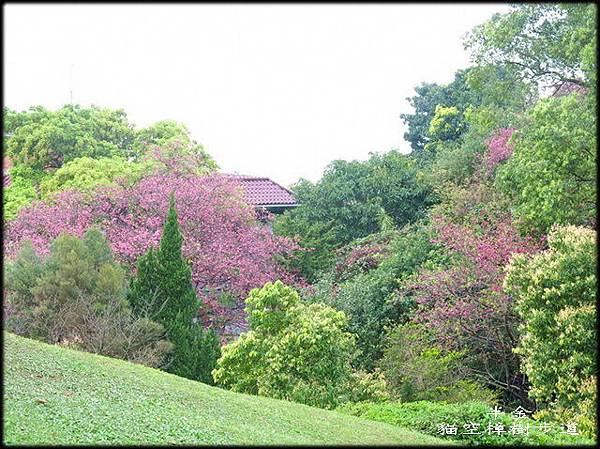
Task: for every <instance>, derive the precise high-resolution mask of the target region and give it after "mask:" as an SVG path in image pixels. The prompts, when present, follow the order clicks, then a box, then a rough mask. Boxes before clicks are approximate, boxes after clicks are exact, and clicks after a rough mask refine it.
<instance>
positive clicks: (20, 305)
mask: <svg viewBox="0 0 600 449" xmlns="http://www.w3.org/2000/svg"><path fill="white" fill-rule="evenodd" d="M5 280H6V310H7V328H8V329H9V330H11V331H13V332H16V333H18V334H20V335H25V336H29V337H33V338H37V339H41V340H44V341H47V342H50V343H60V344H62V345H68V346H75V347H77V348H81V349H83V350H85V351H90V352H95V353H98V354H104V355H109V356H112V357H119V358H124V359H127V360H131V361H135V362H138V363H144V364H147V365H151V366H161V365H162V364H163V362H164V359H165V356H166V354H167V353H168V352H169V351H170V349H171V345H170V343H168V342H167V341H165V340H164V332H163V329H162V327H161V326H160V325H159V324H157V323H155V322H152V321H150V320H148V319H147V318H146V317H143V316H138V315H134V314H132V313H131V310H130V308H129V305H128V303H127V300H126V289H127V282H126V278H125V272H124V270H123V269H122V268H121V267H120V266H119V264H117V263H116V262H115V261H114V259H113V255H112V252H111V250H110V247H109V246H108V242H107V241H106V238H105V237H104V235H103V234H102V233H101V232H100V231H98V230H95V229H91V230H88V231H87V232H86V233H85V234H84V236H83V239H79V238H77V237H74V236H71V235H68V234H61V235H60V236H59V237H58V238H57V239H55V240H54V241H53V243H52V246H51V249H50V254H49V255H48V256H47V257H44V258H41V257H39V256H38V255H37V254H35V252H34V251H33V247H32V246H31V244H25V245H24V246H23V248H22V250H21V251H20V253H19V254H18V255H17V257H16V259H15V260H14V261H11V262H9V263H8V264H7V267H6V273H5Z"/></svg>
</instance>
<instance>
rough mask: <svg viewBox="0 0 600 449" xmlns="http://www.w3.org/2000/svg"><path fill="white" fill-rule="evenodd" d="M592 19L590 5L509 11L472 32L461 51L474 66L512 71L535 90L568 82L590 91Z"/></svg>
mask: <svg viewBox="0 0 600 449" xmlns="http://www.w3.org/2000/svg"><path fill="white" fill-rule="evenodd" d="M596 14H597V11H596V5H595V4H594V3H587V4H580V3H579V4H578V3H572V4H568V3H561V4H559V3H545V4H536V3H529V4H521V5H515V6H513V7H512V10H511V11H510V12H508V13H505V14H496V15H494V17H492V19H491V20H489V21H487V22H485V23H483V24H482V25H479V26H477V27H475V28H474V29H473V31H472V32H471V33H470V36H469V37H468V38H467V40H466V46H467V47H468V48H470V49H471V52H472V58H473V61H474V62H475V63H477V64H478V65H481V66H486V65H497V66H507V67H512V68H516V69H517V70H518V72H519V73H520V75H521V77H522V78H524V79H527V80H529V81H531V82H533V83H535V84H539V85H541V86H543V85H551V84H556V83H559V82H565V81H569V82H574V83H577V84H582V85H585V86H588V87H593V85H594V84H595V79H596V78H595V77H596Z"/></svg>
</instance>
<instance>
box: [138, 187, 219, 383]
mask: <svg viewBox="0 0 600 449" xmlns="http://www.w3.org/2000/svg"><path fill="white" fill-rule="evenodd" d="M182 242H183V237H182V235H181V231H180V229H179V223H178V221H177V212H176V211H175V199H174V197H173V196H171V199H170V206H169V211H168V213H167V219H166V221H165V225H164V228H163V234H162V236H161V240H160V247H159V248H158V249H157V250H155V249H153V248H150V250H149V251H148V252H147V253H145V254H143V255H142V256H140V257H139V258H138V261H137V274H136V277H135V278H134V279H133V281H132V284H131V290H130V292H129V295H128V298H129V301H130V302H131V305H132V307H133V309H134V310H135V311H136V312H137V313H140V314H144V315H145V316H148V317H150V318H151V319H153V320H156V321H157V322H158V323H160V324H161V325H163V326H164V328H165V330H166V333H167V336H168V338H169V340H170V341H171V342H172V343H173V344H174V345H175V346H174V349H173V353H172V354H171V359H170V361H169V363H168V365H167V367H166V369H167V371H168V372H170V373H173V374H176V375H178V376H182V377H186V378H188V379H193V380H199V381H201V382H206V383H212V375H211V371H212V370H213V368H214V367H215V364H216V361H217V359H218V358H219V355H220V345H219V340H218V338H217V336H216V335H215V334H214V332H213V331H212V330H210V329H208V330H207V329H203V328H202V327H201V325H200V324H198V323H195V322H194V318H195V317H196V316H197V314H198V311H199V309H200V301H199V299H198V297H197V296H196V290H195V289H194V285H193V284H192V274H191V269H190V267H189V265H188V263H187V262H186V261H185V260H184V259H183V256H182V253H181V244H182Z"/></svg>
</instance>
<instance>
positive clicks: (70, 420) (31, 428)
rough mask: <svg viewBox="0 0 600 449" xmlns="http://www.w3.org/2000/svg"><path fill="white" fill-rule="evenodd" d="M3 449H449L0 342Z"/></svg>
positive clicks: (302, 409)
mask: <svg viewBox="0 0 600 449" xmlns="http://www.w3.org/2000/svg"><path fill="white" fill-rule="evenodd" d="M4 354H5V359H4V370H5V371H4V442H5V443H6V444H94V443H105V444H144V443H146V444H363V445H367V444H448V442H447V441H442V440H439V439H437V438H435V437H432V436H428V435H423V434H419V433H416V432H412V431H410V430H406V429H403V428H401V427H397V426H393V425H390V424H384V423H379V422H374V421H368V420H365V419H361V418H357V417H354V416H349V415H344V414H341V413H337V412H333V411H327V410H321V409H317V408H313V407H308V406H304V405H301V404H295V403H292V402H287V401H280V400H276V399H270V398H263V397H257V396H250V395H245V394H239V393H232V392H229V391H225V390H222V389H219V388H214V387H209V386H207V385H204V384H202V383H199V382H194V381H191V380H188V379H183V378H181V377H177V376H174V375H171V374H168V373H164V372H162V371H159V370H156V369H152V368H147V367H144V366H141V365H136V364H133V363H128V362H125V361H122V360H117V359H111V358H109V357H102V356H98V355H94V354H88V353H85V352H80V351H74V350H70V349H64V348H60V347H57V346H51V345H47V344H45V343H41V342H38V341H35V340H30V339H27V338H22V337H17V336H15V335H13V334H9V333H6V332H5V333H4Z"/></svg>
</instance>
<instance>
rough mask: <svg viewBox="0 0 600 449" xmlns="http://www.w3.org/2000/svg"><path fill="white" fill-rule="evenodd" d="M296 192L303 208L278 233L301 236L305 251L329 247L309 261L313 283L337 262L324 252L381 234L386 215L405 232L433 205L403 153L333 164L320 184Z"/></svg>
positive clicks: (303, 186) (284, 221)
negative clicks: (317, 275) (321, 271)
mask: <svg viewBox="0 0 600 449" xmlns="http://www.w3.org/2000/svg"><path fill="white" fill-rule="evenodd" d="M294 192H295V194H296V198H297V199H298V202H299V203H300V204H301V205H300V206H299V207H298V208H296V209H294V210H292V211H289V212H287V213H286V214H285V215H284V217H282V218H281V219H280V220H281V221H280V223H278V224H277V225H276V226H275V229H276V230H277V232H279V233H281V234H283V235H286V236H298V237H299V239H300V244H301V246H305V247H308V244H319V243H321V244H325V245H324V247H321V248H319V247H317V251H315V252H313V253H308V254H307V255H306V257H305V259H304V260H303V264H302V266H303V267H306V271H307V272H308V273H309V274H310V275H312V276H313V278H314V276H315V273H316V272H318V271H319V270H322V269H323V268H325V265H326V263H327V262H331V261H332V260H331V258H328V257H326V256H325V255H323V252H322V251H324V250H330V249H333V248H335V247H339V246H341V245H344V244H347V243H349V242H351V241H352V240H354V239H356V238H360V237H365V236H367V235H369V234H371V233H373V232H377V231H379V230H381V228H382V225H383V221H382V216H383V215H382V214H385V216H387V217H388V218H387V220H386V224H385V226H386V227H387V228H389V227H390V226H391V221H393V224H394V226H397V227H402V226H403V225H405V224H407V223H409V222H412V221H415V220H417V219H419V218H420V217H422V215H423V213H424V210H425V209H426V207H427V206H428V205H429V204H430V203H431V201H432V199H431V198H430V196H429V190H428V189H427V188H426V187H425V186H424V185H423V184H422V183H420V182H419V180H418V179H417V171H416V168H415V166H414V163H413V162H412V161H411V160H410V159H409V158H408V157H407V156H405V155H403V154H401V153H399V152H397V151H390V152H388V153H385V154H372V155H371V157H370V158H369V159H368V160H367V161H364V162H361V161H352V162H346V161H341V160H338V161H333V162H332V163H331V164H330V165H329V167H328V168H327V169H326V171H325V173H324V175H323V177H322V178H321V180H320V181H319V182H318V183H316V184H312V183H310V182H308V181H303V182H301V183H299V184H298V185H297V186H296V187H294ZM278 221H279V220H278ZM319 233H320V234H321V236H322V237H320V238H319V237H318V234H319ZM323 248H324V249H323ZM301 274H305V273H304V272H303V273H301Z"/></svg>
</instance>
